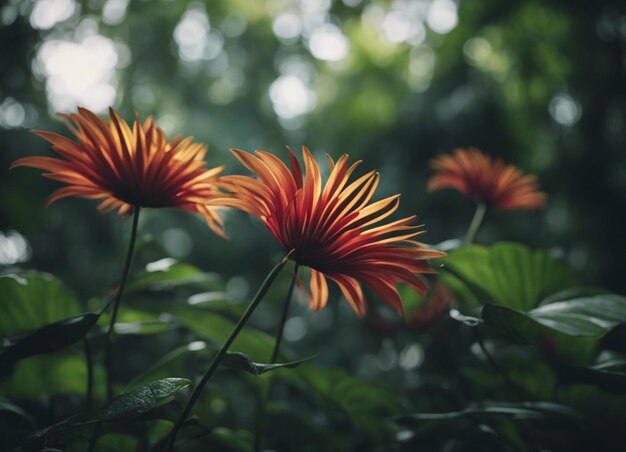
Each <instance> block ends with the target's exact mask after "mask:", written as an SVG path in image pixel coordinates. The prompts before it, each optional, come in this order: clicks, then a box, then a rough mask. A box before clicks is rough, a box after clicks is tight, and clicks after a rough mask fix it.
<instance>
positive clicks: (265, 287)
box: [167, 255, 289, 452]
mask: <svg viewBox="0 0 626 452" xmlns="http://www.w3.org/2000/svg"><path fill="white" fill-rule="evenodd" d="M288 257H289V255H287V256H285V258H284V259H283V260H282V261H281V262H280V263H279V264H278V265H276V267H274V268H273V269H272V271H271V272H270V273H269V274H268V275H267V277H266V278H265V281H263V284H261V287H260V288H259V290H258V292H257V293H256V295H255V296H254V298H253V299H252V301H251V302H250V304H249V305H248V307H247V308H246V310H245V312H244V313H243V315H242V316H241V318H240V319H239V321H238V322H237V324H236V325H235V328H234V329H233V331H232V332H231V333H230V335H229V336H228V339H226V342H224V345H222V348H220V350H219V351H218V352H217V355H215V357H214V358H213V361H211V364H210V365H209V368H208V370H207V371H206V373H205V374H204V376H203V377H202V379H201V380H200V382H199V383H198V384H197V385H196V387H195V388H194V390H193V392H192V393H191V396H190V397H189V401H188V402H187V405H185V408H184V410H183V412H182V414H181V415H180V417H179V418H178V420H177V421H176V424H174V428H173V429H172V432H171V433H170V438H169V444H168V446H167V451H168V452H171V451H173V450H174V443H175V442H176V436H177V435H178V432H179V431H180V429H181V427H182V426H183V424H184V423H185V421H186V420H187V417H188V416H189V413H190V412H191V409H192V408H193V406H194V405H195V403H196V402H197V401H198V398H199V397H200V394H201V393H202V390H203V389H204V387H205V386H206V384H207V383H208V381H209V380H210V379H211V377H212V376H213V374H214V373H215V371H216V370H217V368H218V366H219V364H220V362H221V361H222V358H224V355H226V352H227V351H228V349H229V348H230V346H231V345H232V343H233V342H234V341H235V339H236V338H237V336H238V335H239V333H240V332H241V330H242V328H243V327H244V325H245V324H246V322H247V321H248V319H249V318H250V316H251V315H252V313H253V312H254V310H255V309H256V308H257V306H258V305H259V303H260V302H261V300H262V299H263V297H264V296H265V294H266V293H267V291H268V290H269V288H270V287H271V285H272V283H273V282H274V279H276V276H278V273H280V271H281V270H282V268H283V267H284V266H285V264H286V263H287V260H288Z"/></svg>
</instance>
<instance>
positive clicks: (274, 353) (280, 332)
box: [270, 263, 300, 364]
mask: <svg viewBox="0 0 626 452" xmlns="http://www.w3.org/2000/svg"><path fill="white" fill-rule="evenodd" d="M299 268H300V264H298V263H296V266H295V267H294V269H293V278H291V283H290V284H289V289H288V290H287V297H286V298H285V303H284V304H283V313H282V316H281V317H280V323H279V324H278V331H277V332H276V341H275V342H274V350H272V357H271V359H270V364H275V363H276V360H277V359H278V353H279V352H280V343H281V342H282V340H283V331H284V329H285V323H286V322H287V316H288V315H289V307H290V306H291V299H292V298H293V297H292V295H293V288H294V286H295V285H296V279H297V278H298V269H299Z"/></svg>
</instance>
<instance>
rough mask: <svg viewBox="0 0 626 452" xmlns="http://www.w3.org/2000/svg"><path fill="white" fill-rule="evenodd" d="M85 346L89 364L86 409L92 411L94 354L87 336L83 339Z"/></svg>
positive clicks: (86, 358)
mask: <svg viewBox="0 0 626 452" xmlns="http://www.w3.org/2000/svg"><path fill="white" fill-rule="evenodd" d="M83 345H84V346H85V363H86V365H87V388H86V389H87V390H86V396H85V411H87V412H90V411H91V409H92V407H93V354H92V353H91V344H89V339H87V338H86V337H85V338H84V339H83Z"/></svg>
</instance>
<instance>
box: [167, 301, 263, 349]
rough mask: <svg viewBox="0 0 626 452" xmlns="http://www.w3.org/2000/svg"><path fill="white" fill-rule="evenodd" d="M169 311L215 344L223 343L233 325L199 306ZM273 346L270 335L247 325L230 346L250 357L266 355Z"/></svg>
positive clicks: (181, 322) (224, 318)
mask: <svg viewBox="0 0 626 452" xmlns="http://www.w3.org/2000/svg"><path fill="white" fill-rule="evenodd" d="M171 312H172V314H173V315H175V316H176V319H177V321H178V322H179V323H180V324H181V325H183V326H184V327H185V328H187V329H189V330H190V331H193V332H194V333H196V334H197V335H198V336H200V337H201V338H203V339H206V340H208V341H209V342H211V343H213V344H216V345H221V344H223V343H224V341H225V340H226V339H227V338H228V336H229V335H230V333H231V332H232V330H233V328H234V327H235V321H233V320H231V319H229V318H226V317H224V316H223V315H220V314H218V313H216V312H213V311H211V310H207V309H203V308H201V307H195V306H194V307H191V306H185V307H181V308H173V309H172V310H171ZM273 346H274V338H273V337H272V336H270V335H268V334H266V333H264V332H262V331H259V330H257V329H254V328H252V327H249V326H248V327H246V328H244V329H243V330H242V331H241V333H239V335H238V336H237V339H236V340H235V342H234V343H233V345H232V347H231V348H232V349H235V350H239V351H241V352H243V353H246V354H247V355H249V356H252V357H268V356H271V353H272V348H273Z"/></svg>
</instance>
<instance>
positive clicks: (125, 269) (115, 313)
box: [104, 207, 139, 400]
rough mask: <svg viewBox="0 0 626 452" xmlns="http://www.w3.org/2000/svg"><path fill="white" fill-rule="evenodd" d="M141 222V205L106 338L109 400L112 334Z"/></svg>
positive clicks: (110, 393) (110, 392) (135, 214)
mask: <svg viewBox="0 0 626 452" xmlns="http://www.w3.org/2000/svg"><path fill="white" fill-rule="evenodd" d="M138 224H139V207H135V208H134V213H133V226H132V229H131V232H130V242H129V243H128V251H127V252H126V261H125V262H124V270H123V271H122V279H121V280H120V285H119V287H118V289H117V293H116V294H115V299H114V300H113V313H112V314H111V321H110V322H109V329H108V330H107V332H106V336H105V338H104V367H105V369H106V374H107V400H111V398H112V396H113V379H112V378H111V358H112V356H111V335H112V334H113V329H114V328H115V321H116V320H117V312H118V310H119V308H120V303H121V301H122V295H123V294H124V287H125V286H126V280H127V279H128V272H129V270H130V264H131V262H132V260H133V254H134V252H135V241H136V239H137V225H138Z"/></svg>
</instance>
